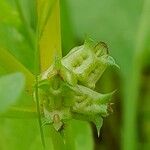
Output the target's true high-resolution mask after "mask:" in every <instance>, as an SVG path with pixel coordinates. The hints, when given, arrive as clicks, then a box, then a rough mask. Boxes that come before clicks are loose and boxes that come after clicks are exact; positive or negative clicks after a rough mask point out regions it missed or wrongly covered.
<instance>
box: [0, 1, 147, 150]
mask: <svg viewBox="0 0 150 150" xmlns="http://www.w3.org/2000/svg"><path fill="white" fill-rule="evenodd" d="M14 1H15V0H0V49H2V50H3V51H9V52H10V53H11V54H12V55H13V56H14V57H15V58H17V59H18V60H19V61H20V62H21V63H22V64H23V65H24V66H26V67H27V68H28V69H29V70H30V71H32V72H33V70H34V69H33V68H34V64H33V59H34V57H35V56H34V52H33V48H32V45H31V43H30V39H29V38H28V34H27V31H26V27H25V26H26V25H25V24H24V23H23V22H22V20H21V19H20V16H19V11H18V9H17V6H16V5H15V2H14ZM20 1H22V9H23V12H24V13H23V14H24V18H25V20H26V22H27V25H29V26H30V27H31V28H32V29H33V30H34V29H35V24H34V20H35V17H34V16H35V14H34V9H35V8H34V0H24V2H23V0H20ZM60 2H61V26H62V49H63V55H66V54H67V53H68V52H69V50H70V49H71V48H73V47H74V46H76V45H80V44H82V43H83V41H84V39H85V37H86V36H91V37H92V38H94V39H95V40H96V41H103V42H106V43H107V44H108V46H109V51H110V54H111V55H112V56H113V57H114V58H115V60H116V62H117V63H118V64H119V66H120V70H117V69H116V68H108V69H107V70H106V72H105V73H104V75H103V76H102V78H101V79H100V81H99V82H98V84H97V90H98V91H100V92H101V93H105V92H110V91H112V90H114V89H117V93H116V94H115V95H114V97H113V103H114V105H113V110H114V113H113V114H111V115H110V116H109V117H107V118H105V119H104V124H103V127H102V129H101V136H100V138H98V137H97V134H96V129H95V127H94V126H93V125H91V127H92V132H93V139H94V140H92V139H91V138H92V133H91V131H90V129H89V126H88V125H87V124H85V126H88V127H87V128H84V127H83V128H81V127H80V125H79V124H78V123H77V122H75V123H74V126H73V127H74V132H75V133H78V135H77V141H78V142H77V145H78V146H77V147H78V149H81V150H85V149H86V150H91V149H92V147H93V149H95V150H141V149H143V150H149V149H150V0H132V1H131V0H126V1H125V0H88V1H87V0H61V1H60ZM2 50H1V51H0V52H1V53H0V76H3V75H5V74H7V73H10V72H12V71H13V69H8V68H6V67H5V63H3V62H4V61H1V60H2V59H3V53H2ZM7 62H9V60H7ZM9 63H11V62H9ZM12 63H13V62H12ZM0 79H1V78H0ZM15 79H16V81H18V79H17V78H16V77H15V78H14V80H15ZM1 80H2V79H1ZM1 80H0V81H1ZM10 84H11V81H10ZM0 86H3V84H1V83H0ZM1 89H2V88H1ZM1 89H0V92H1V91H2V90H1ZM0 98H1V97H0ZM31 101H32V100H31V97H30V96H27V95H26V94H22V95H21V96H20V99H18V104H17V105H19V107H24V106H29V105H32V102H31ZM1 103H2V102H1V99H0V105H1ZM81 124H82V123H81ZM83 124H84V123H83ZM83 126H84V125H83ZM39 137H40V136H39V131H38V122H37V120H36V119H33V118H31V117H26V118H24V119H14V118H12V119H6V118H2V117H1V118H0V150H17V149H19V150H34V149H36V150H37V149H39V150H40V149H42V148H40V146H41V145H40V142H39V141H40V139H39ZM48 143H49V146H50V147H49V149H52V147H51V141H50V140H49V142H48Z"/></svg>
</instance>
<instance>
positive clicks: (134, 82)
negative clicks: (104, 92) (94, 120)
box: [122, 0, 150, 150]
mask: <svg viewBox="0 0 150 150" xmlns="http://www.w3.org/2000/svg"><path fill="white" fill-rule="evenodd" d="M149 8H150V1H149V0H145V1H144V5H143V12H142V15H141V20H140V24H139V28H138V34H137V40H136V45H135V53H134V54H135V55H134V58H133V62H132V68H131V72H130V73H129V75H128V77H130V78H128V80H126V83H125V99H124V105H123V106H124V116H123V117H124V124H123V125H124V134H123V143H122V149H123V150H136V149H138V148H137V145H138V137H137V107H138V96H139V95H138V94H139V92H138V91H139V86H140V72H141V70H142V59H143V58H142V56H143V52H144V46H145V41H146V38H147V36H148V35H147V34H148V29H149V23H150V19H149V15H150V14H149Z"/></svg>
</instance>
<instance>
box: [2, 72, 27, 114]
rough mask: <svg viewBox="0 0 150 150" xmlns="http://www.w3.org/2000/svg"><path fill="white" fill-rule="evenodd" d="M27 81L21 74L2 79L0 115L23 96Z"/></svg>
mask: <svg viewBox="0 0 150 150" xmlns="http://www.w3.org/2000/svg"><path fill="white" fill-rule="evenodd" d="M24 85H25V79H24V76H23V74H21V73H13V74H10V75H6V76H2V77H1V78H0V103H1V105H0V113H3V112H4V111H6V110H7V109H8V108H9V107H10V106H11V105H13V104H14V103H15V102H16V101H17V99H18V98H19V96H20V95H21V93H22V91H23V89H24Z"/></svg>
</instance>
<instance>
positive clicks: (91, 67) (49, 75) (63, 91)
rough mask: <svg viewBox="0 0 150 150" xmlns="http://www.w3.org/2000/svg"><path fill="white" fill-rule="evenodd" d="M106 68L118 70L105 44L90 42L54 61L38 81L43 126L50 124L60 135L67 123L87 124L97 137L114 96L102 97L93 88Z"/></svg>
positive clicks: (105, 95)
mask: <svg viewBox="0 0 150 150" xmlns="http://www.w3.org/2000/svg"><path fill="white" fill-rule="evenodd" d="M107 66H117V67H118V65H116V63H115V61H114V59H113V58H112V57H111V56H109V54H108V48H107V46H106V44H105V43H103V42H99V43H96V44H95V42H94V41H92V40H91V39H88V40H86V41H85V43H84V44H83V45H82V46H79V47H75V48H73V49H72V50H71V51H70V52H69V53H68V54H67V55H66V56H65V57H63V58H56V59H55V62H54V64H52V65H51V66H50V68H49V69H48V70H47V71H45V72H44V73H42V74H41V75H40V77H39V84H38V85H39V97H40V104H41V111H42V112H43V118H44V124H52V125H53V126H54V128H55V129H56V130H57V131H60V130H61V129H63V127H64V124H65V122H66V121H68V120H70V119H80V120H86V121H90V122H93V123H94V124H95V125H96V127H97V130H98V134H99V131H100V128H101V126H102V122H103V117H105V116H107V115H108V114H109V111H108V109H109V107H110V99H111V97H112V95H113V93H114V92H112V93H108V94H101V93H98V92H96V91H94V88H95V84H96V82H97V81H98V80H99V79H100V77H101V75H102V74H103V72H104V71H105V69H106V68H107Z"/></svg>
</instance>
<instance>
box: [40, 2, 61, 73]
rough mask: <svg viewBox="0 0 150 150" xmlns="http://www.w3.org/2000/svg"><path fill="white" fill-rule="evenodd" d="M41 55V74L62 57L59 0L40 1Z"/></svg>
mask: <svg viewBox="0 0 150 150" xmlns="http://www.w3.org/2000/svg"><path fill="white" fill-rule="evenodd" d="M37 10H38V24H39V27H38V28H39V51H40V52H39V53H40V61H41V62H40V66H41V72H43V71H45V70H46V69H48V67H50V65H51V64H52V63H53V60H54V58H55V56H61V33H60V16H59V15H60V14H59V0H53V1H50V0H38V1H37Z"/></svg>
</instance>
